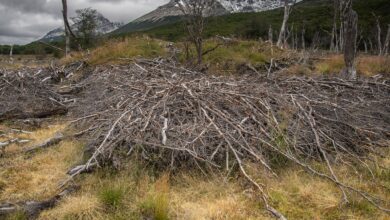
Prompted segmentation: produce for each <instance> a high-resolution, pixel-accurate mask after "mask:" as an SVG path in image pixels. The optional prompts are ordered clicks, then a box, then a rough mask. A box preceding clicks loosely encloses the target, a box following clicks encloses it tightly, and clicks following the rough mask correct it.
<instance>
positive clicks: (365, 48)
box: [363, 40, 368, 54]
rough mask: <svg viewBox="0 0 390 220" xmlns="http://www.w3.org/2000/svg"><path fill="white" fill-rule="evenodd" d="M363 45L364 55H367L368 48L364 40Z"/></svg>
mask: <svg viewBox="0 0 390 220" xmlns="http://www.w3.org/2000/svg"><path fill="white" fill-rule="evenodd" d="M363 44H364V53H366V54H367V53H368V47H367V41H366V40H364V41H363Z"/></svg>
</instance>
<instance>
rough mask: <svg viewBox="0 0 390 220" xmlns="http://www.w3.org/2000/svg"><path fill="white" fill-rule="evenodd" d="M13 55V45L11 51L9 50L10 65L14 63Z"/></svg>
mask: <svg viewBox="0 0 390 220" xmlns="http://www.w3.org/2000/svg"><path fill="white" fill-rule="evenodd" d="M13 53H14V45H11V49H10V50H9V60H10V62H11V63H13V62H14V58H13Z"/></svg>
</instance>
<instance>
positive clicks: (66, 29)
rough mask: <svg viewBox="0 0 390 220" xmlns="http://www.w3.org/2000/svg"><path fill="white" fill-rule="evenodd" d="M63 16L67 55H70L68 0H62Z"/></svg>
mask: <svg viewBox="0 0 390 220" xmlns="http://www.w3.org/2000/svg"><path fill="white" fill-rule="evenodd" d="M62 16H63V19H64V27H65V56H68V55H69V53H70V34H71V30H70V26H69V22H68V4H67V2H66V0H62Z"/></svg>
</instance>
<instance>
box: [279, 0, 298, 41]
mask: <svg viewBox="0 0 390 220" xmlns="http://www.w3.org/2000/svg"><path fill="white" fill-rule="evenodd" d="M295 3H296V0H284V16H283V22H282V26H281V28H280V32H279V38H278V42H277V44H276V45H277V46H278V47H280V48H283V47H284V46H285V45H283V43H284V42H285V40H286V31H287V30H286V29H287V22H288V19H289V18H290V14H291V12H292V9H293V6H294V5H295Z"/></svg>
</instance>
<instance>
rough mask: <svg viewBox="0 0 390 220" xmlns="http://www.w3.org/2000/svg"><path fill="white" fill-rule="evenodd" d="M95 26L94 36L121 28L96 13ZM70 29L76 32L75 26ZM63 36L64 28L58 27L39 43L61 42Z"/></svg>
mask: <svg viewBox="0 0 390 220" xmlns="http://www.w3.org/2000/svg"><path fill="white" fill-rule="evenodd" d="M96 26H97V27H96V30H95V35H103V34H107V33H110V32H112V31H114V30H116V29H118V28H119V27H121V26H122V24H121V23H117V22H111V21H110V20H108V19H107V18H105V17H104V16H103V15H102V14H100V13H98V14H97V18H96ZM71 28H72V30H73V31H74V32H77V30H76V29H77V28H76V25H75V24H72V25H71ZM64 36H65V29H64V27H59V28H57V29H54V30H52V31H50V32H49V33H47V34H46V35H45V36H44V37H42V38H41V40H40V41H46V42H52V41H58V40H62V38H63V37H64Z"/></svg>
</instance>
